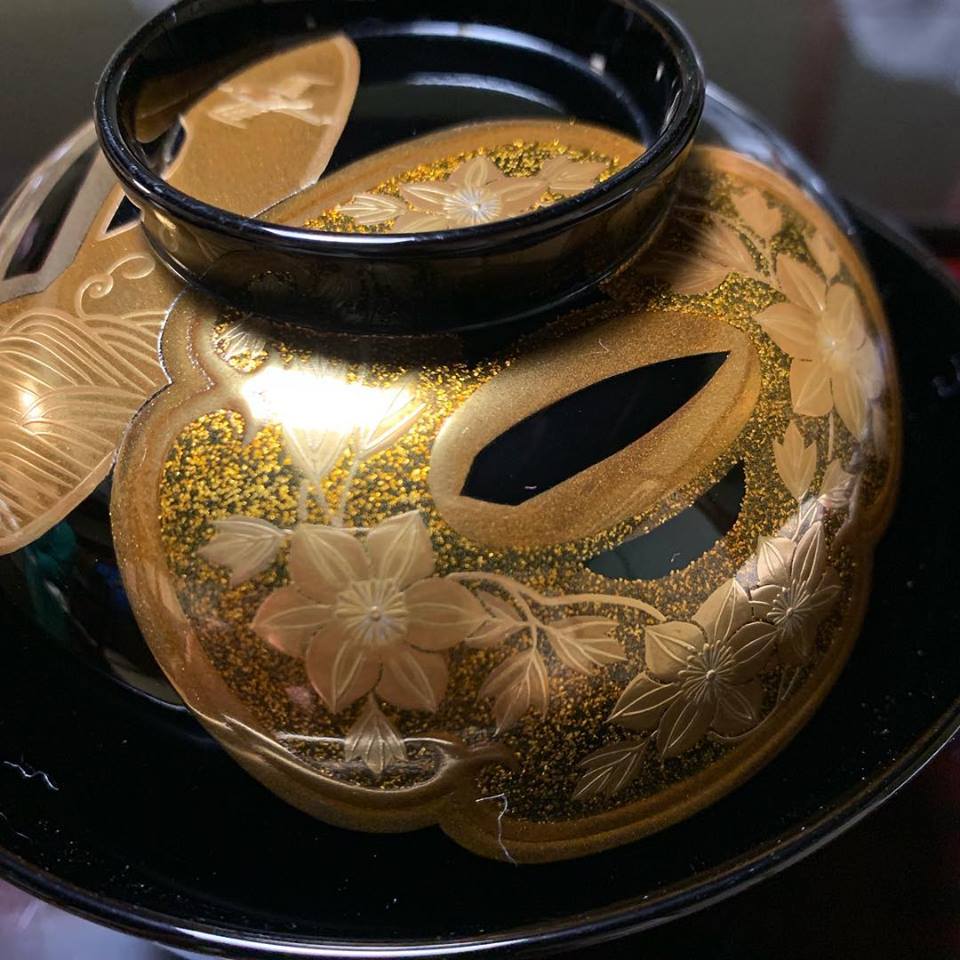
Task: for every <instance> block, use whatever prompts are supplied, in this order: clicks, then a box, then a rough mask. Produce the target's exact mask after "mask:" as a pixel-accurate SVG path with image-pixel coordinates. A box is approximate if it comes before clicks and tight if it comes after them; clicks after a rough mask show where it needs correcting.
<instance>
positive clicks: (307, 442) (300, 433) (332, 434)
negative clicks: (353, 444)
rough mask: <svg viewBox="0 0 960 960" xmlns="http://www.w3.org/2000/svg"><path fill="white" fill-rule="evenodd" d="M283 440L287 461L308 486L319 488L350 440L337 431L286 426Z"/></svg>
mask: <svg viewBox="0 0 960 960" xmlns="http://www.w3.org/2000/svg"><path fill="white" fill-rule="evenodd" d="M283 439H284V443H285V444H286V447H287V450H289V452H290V459H291V460H293V462H294V463H295V464H296V466H297V467H298V468H299V469H300V470H301V471H302V472H303V474H304V475H305V476H306V478H307V479H308V480H309V481H310V483H313V484H320V483H322V482H323V480H324V478H325V477H326V476H327V474H328V473H329V472H330V471H331V470H332V469H333V468H334V466H335V465H336V462H337V461H338V460H339V459H340V457H341V456H342V454H343V452H344V450H346V447H347V442H348V440H349V437H348V436H345V435H344V434H343V433H341V432H340V431H338V430H324V429H317V430H312V429H310V428H309V427H293V426H285V427H284V428H283Z"/></svg>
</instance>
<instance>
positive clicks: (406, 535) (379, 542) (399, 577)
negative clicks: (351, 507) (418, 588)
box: [367, 510, 434, 587]
mask: <svg viewBox="0 0 960 960" xmlns="http://www.w3.org/2000/svg"><path fill="white" fill-rule="evenodd" d="M367 552H368V553H369V555H370V565H371V567H372V570H373V573H374V575H375V576H376V577H378V578H380V579H384V580H385V579H389V578H392V579H394V580H396V581H397V583H398V585H399V586H400V587H406V586H408V585H410V584H411V583H413V582H414V581H416V580H422V579H424V578H425V577H430V576H433V569H434V558H433V544H431V542H430V534H429V533H428V531H427V528H426V526H425V525H424V522H423V519H422V517H421V516H420V513H419V511H417V510H411V511H409V512H408V513H401V514H398V515H397V516H395V517H390V518H388V519H387V520H384V521H383V523H380V524H377V526H376V527H374V528H373V530H371V531H370V533H368V534H367Z"/></svg>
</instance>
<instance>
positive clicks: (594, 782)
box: [573, 738, 650, 800]
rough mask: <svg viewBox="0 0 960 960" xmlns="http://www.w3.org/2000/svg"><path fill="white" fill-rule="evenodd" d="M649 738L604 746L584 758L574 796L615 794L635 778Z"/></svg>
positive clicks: (574, 797) (590, 797)
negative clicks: (581, 773) (581, 772)
mask: <svg viewBox="0 0 960 960" xmlns="http://www.w3.org/2000/svg"><path fill="white" fill-rule="evenodd" d="M649 742H650V741H649V740H647V739H640V738H633V739H631V740H625V741H622V742H620V743H611V744H608V745H607V746H605V747H601V748H600V749H599V750H596V751H595V752H594V753H591V754H590V755H589V756H588V757H586V758H585V759H584V760H582V761H581V763H580V766H581V767H582V768H583V770H584V773H583V775H582V776H581V777H580V781H579V782H578V783H577V787H576V789H575V790H574V792H573V799H574V800H590V799H592V798H593V797H600V796H603V797H612V796H614V795H615V794H617V793H619V792H620V791H621V790H623V789H624V787H627V786H629V785H630V784H631V783H632V782H633V781H634V780H636V778H637V776H638V774H639V773H640V761H641V760H642V759H643V754H644V753H645V752H646V749H647V745H648V744H649Z"/></svg>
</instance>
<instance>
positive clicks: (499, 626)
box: [466, 590, 528, 650]
mask: <svg viewBox="0 0 960 960" xmlns="http://www.w3.org/2000/svg"><path fill="white" fill-rule="evenodd" d="M474 596H476V598H477V599H478V600H479V601H480V602H481V603H482V604H483V606H484V609H485V610H486V611H487V613H488V614H489V615H490V617H489V619H488V620H486V621H484V623H482V624H481V625H480V627H479V629H477V630H475V631H474V632H473V633H472V634H471V635H470V636H469V637H468V638H467V641H466V643H467V646H469V647H474V648H475V649H477V650H489V649H490V648H491V647H497V646H499V645H500V644H501V643H503V642H504V641H505V640H509V639H510V637H513V636H516V634H518V633H519V632H520V631H521V630H524V629H526V628H527V626H528V624H527V622H526V621H525V620H524V619H523V618H522V617H520V616H519V615H518V614H517V611H516V610H515V609H514V607H513V606H512V604H510V603H508V602H507V601H506V600H504V599H503V598H502V597H498V596H496V595H495V594H492V593H489V592H487V591H486V590H476V591H474Z"/></svg>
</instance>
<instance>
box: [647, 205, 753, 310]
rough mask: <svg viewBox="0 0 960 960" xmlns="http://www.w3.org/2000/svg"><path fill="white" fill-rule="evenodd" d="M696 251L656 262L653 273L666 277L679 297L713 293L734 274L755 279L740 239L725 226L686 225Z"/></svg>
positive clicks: (748, 252)
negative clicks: (680, 295) (712, 291)
mask: <svg viewBox="0 0 960 960" xmlns="http://www.w3.org/2000/svg"><path fill="white" fill-rule="evenodd" d="M686 228H687V230H688V231H689V233H690V239H691V243H692V249H691V250H690V251H689V252H686V253H682V254H681V253H670V254H667V255H666V256H664V257H661V258H660V259H659V260H657V261H654V262H653V264H652V265H651V269H652V271H653V272H654V273H657V274H659V275H662V276H663V277H664V279H666V280H667V281H668V282H669V284H670V286H671V287H672V288H673V290H674V291H675V292H676V293H679V294H682V295H684V296H690V295H696V294H703V293H709V292H710V291H711V290H715V289H716V288H717V287H718V286H720V284H721V283H723V281H724V280H726V278H727V277H728V276H729V275H730V274H731V273H740V274H743V275H745V276H753V275H754V274H755V273H756V266H755V264H754V262H753V257H752V256H751V254H750V251H749V250H747V248H746V247H745V246H744V243H743V241H742V240H741V239H740V235H739V234H738V233H737V232H736V231H735V230H733V229H731V228H730V227H728V226H727V225H726V224H725V223H720V222H719V221H717V220H715V219H712V218H711V219H710V220H709V221H708V222H707V223H701V222H699V221H693V222H689V221H688V222H686Z"/></svg>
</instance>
